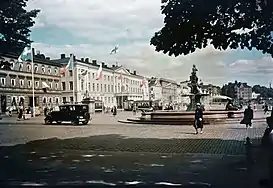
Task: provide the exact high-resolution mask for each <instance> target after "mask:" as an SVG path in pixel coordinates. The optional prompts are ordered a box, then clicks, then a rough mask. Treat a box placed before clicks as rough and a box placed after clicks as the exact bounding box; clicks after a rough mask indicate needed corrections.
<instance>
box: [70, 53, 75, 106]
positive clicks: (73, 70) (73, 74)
mask: <svg viewBox="0 0 273 188" xmlns="http://www.w3.org/2000/svg"><path fill="white" fill-rule="evenodd" d="M71 56H72V57H70V58H71V60H72V79H73V103H74V104H76V96H75V87H76V85H75V72H76V71H75V69H74V54H71Z"/></svg>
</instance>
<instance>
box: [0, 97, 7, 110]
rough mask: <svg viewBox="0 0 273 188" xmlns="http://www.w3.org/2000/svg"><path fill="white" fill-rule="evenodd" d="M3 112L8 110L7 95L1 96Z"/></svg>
mask: <svg viewBox="0 0 273 188" xmlns="http://www.w3.org/2000/svg"><path fill="white" fill-rule="evenodd" d="M0 102H1V112H2V113H5V112H6V110H7V96H6V95H1V100H0Z"/></svg>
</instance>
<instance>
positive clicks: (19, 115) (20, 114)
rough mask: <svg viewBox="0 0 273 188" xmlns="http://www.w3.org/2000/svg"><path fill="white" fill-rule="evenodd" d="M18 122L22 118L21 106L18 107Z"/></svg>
mask: <svg viewBox="0 0 273 188" xmlns="http://www.w3.org/2000/svg"><path fill="white" fill-rule="evenodd" d="M18 110H19V113H18V120H21V119H22V118H23V106H19V109H18Z"/></svg>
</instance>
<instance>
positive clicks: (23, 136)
mask: <svg viewBox="0 0 273 188" xmlns="http://www.w3.org/2000/svg"><path fill="white" fill-rule="evenodd" d="M130 115H131V114H130ZM126 116H128V113H126V112H124V113H120V114H119V116H118V117H116V118H114V117H112V116H111V115H110V114H97V115H95V116H94V117H93V120H92V121H91V123H90V124H89V125H87V126H76V127H75V126H71V125H50V126H48V125H43V123H42V122H43V121H42V120H43V118H42V117H38V118H36V119H32V120H26V121H16V120H15V119H12V118H11V119H3V120H2V121H1V125H0V138H1V139H0V143H1V145H14V144H23V143H27V142H29V141H34V140H41V139H48V138H59V139H67V140H65V141H62V140H56V139H53V140H47V141H46V144H45V143H44V142H43V141H41V143H42V144H44V146H43V147H46V145H48V146H50V147H51V146H52V145H56V144H57V145H61V146H63V145H65V146H63V147H67V148H68V149H69V148H70V149H89V150H91V149H92V150H100V151H103V150H105V151H119V150H121V151H139V152H150V151H154V152H174V153H211V154H232V155H235V154H240V155H241V154H244V150H243V148H244V146H243V142H242V141H243V140H244V139H245V138H246V135H249V136H250V137H251V138H252V139H253V141H254V143H255V144H256V143H257V144H258V142H259V141H258V138H259V137H261V136H262V134H263V132H264V129H265V127H266V125H265V121H264V120H256V121H254V123H253V124H254V128H252V129H249V130H248V131H246V129H245V127H244V125H240V124H238V121H237V122H233V123H227V124H219V125H207V126H205V129H204V133H203V134H202V135H201V134H198V135H195V134H193V133H194V129H193V127H192V126H170V125H136V124H122V123H118V122H117V120H118V119H119V118H124V117H126ZM247 132H248V133H247ZM75 137H77V138H75ZM68 138H70V139H68ZM71 138H74V139H71ZM143 138H144V139H143ZM256 140H257V141H256ZM35 143H37V144H40V143H39V142H35ZM64 143H69V144H64ZM212 146H213V147H212Z"/></svg>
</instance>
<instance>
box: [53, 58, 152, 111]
mask: <svg viewBox="0 0 273 188" xmlns="http://www.w3.org/2000/svg"><path fill="white" fill-rule="evenodd" d="M53 61H54V62H57V63H59V64H61V65H62V66H65V65H66V64H67V63H68V61H69V57H67V56H65V54H61V58H60V59H56V60H53ZM100 64H102V69H103V70H102V78H101V79H100V80H96V78H97V72H98V69H99V67H100ZM73 73H74V74H75V75H74V79H75V80H74V82H73ZM143 82H145V83H146V85H145V84H144V85H143ZM61 83H62V102H73V101H76V102H81V101H82V99H84V98H85V97H90V98H92V99H95V100H100V101H102V102H103V103H104V106H106V107H112V106H114V105H115V106H118V107H122V101H123V102H124V101H126V100H134V101H136V100H144V99H149V95H148V83H147V80H146V79H145V78H144V77H143V76H140V75H138V74H137V73H136V71H133V72H130V70H128V69H126V68H124V67H123V66H117V65H112V66H108V65H107V64H106V63H104V62H98V61H97V60H92V61H89V58H85V59H84V58H81V59H77V58H76V57H74V71H73V72H72V71H67V73H66V74H65V75H64V76H63V77H62V78H61ZM73 87H75V88H74V90H75V96H73Z"/></svg>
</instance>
